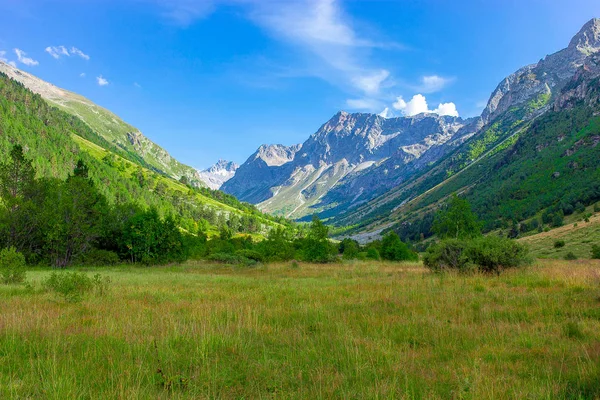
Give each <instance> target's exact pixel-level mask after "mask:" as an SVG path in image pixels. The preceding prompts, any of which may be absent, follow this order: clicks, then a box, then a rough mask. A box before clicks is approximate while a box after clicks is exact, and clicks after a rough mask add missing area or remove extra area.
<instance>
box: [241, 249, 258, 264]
mask: <svg viewBox="0 0 600 400" xmlns="http://www.w3.org/2000/svg"><path fill="white" fill-rule="evenodd" d="M235 255H237V256H240V257H243V258H246V259H248V260H254V261H256V262H263V261H265V260H264V257H263V255H262V254H260V253H259V252H258V251H255V250H248V249H243V250H238V251H236V252H235Z"/></svg>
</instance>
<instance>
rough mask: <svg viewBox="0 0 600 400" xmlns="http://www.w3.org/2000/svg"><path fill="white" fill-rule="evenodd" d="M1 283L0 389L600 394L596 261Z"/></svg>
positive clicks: (95, 395) (137, 394)
mask: <svg viewBox="0 0 600 400" xmlns="http://www.w3.org/2000/svg"><path fill="white" fill-rule="evenodd" d="M79 271H83V272H85V273H88V274H90V275H93V274H95V273H101V274H103V275H105V276H109V277H110V278H111V280H112V283H111V284H110V285H109V291H108V292H107V293H105V294H104V295H97V294H89V295H87V296H86V297H85V298H83V300H82V301H80V302H75V303H72V302H67V301H65V300H63V299H61V298H60V297H57V296H56V295H55V294H54V293H51V292H48V291H45V290H43V289H42V286H41V281H42V280H43V279H45V278H46V277H47V276H48V275H49V274H50V271H49V270H41V269H40V270H34V271H30V272H28V281H29V285H28V286H26V287H25V286H7V285H0V304H2V306H1V307H0V398H2V399H12V398H44V399H71V398H77V399H104V398H106V399H148V398H157V399H169V398H173V399H180V398H181V399H183V398H195V399H234V398H235V399H242V398H244V399H264V398H279V399H290V398H298V399H305V398H309V399H329V398H340V399H364V398H374V399H377V398H380V399H403V398H406V399H421V398H428V399H437V398H439V399H448V398H456V399H463V398H467V399H512V398H514V399H562V398H566V399H598V398H600V261H598V260H592V261H590V260H587V261H583V260H580V261H562V260H561V261H559V260H542V261H539V262H537V263H535V264H534V265H533V266H531V267H527V268H524V269H519V270H513V271H506V272H504V273H503V274H501V275H500V276H495V275H494V276H490V275H478V274H476V275H469V276H464V275H456V274H451V273H447V274H434V273H431V272H429V271H427V270H426V269H424V268H423V267H422V266H421V264H419V263H377V262H374V263H365V262H362V263H361V262H353V263H343V264H342V263H338V264H328V265H312V264H304V263H301V264H300V265H299V266H297V267H295V266H292V265H291V264H290V263H286V264H273V265H268V266H259V267H254V268H241V267H228V266H224V265H214V264H207V263H186V264H183V265H178V266H169V267H147V268H143V267H131V266H122V267H114V268H87V269H79Z"/></svg>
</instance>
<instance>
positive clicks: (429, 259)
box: [423, 239, 469, 271]
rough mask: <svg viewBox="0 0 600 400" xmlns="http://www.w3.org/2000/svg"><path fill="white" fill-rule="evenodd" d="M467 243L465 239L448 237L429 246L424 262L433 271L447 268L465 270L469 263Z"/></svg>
mask: <svg viewBox="0 0 600 400" xmlns="http://www.w3.org/2000/svg"><path fill="white" fill-rule="evenodd" d="M467 243H468V242H467V241H465V240H459V239H446V240H443V241H441V242H439V243H437V244H435V245H433V246H429V248H428V249H427V253H425V256H424V257H423V264H425V266H426V267H427V268H429V269H431V270H433V271H443V270H447V269H453V270H458V271H464V270H466V269H467V266H468V264H469V259H468V258H467V256H466V251H467Z"/></svg>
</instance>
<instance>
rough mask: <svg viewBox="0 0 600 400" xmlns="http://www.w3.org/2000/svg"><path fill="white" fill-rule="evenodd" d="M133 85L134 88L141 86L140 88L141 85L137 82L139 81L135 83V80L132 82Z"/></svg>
mask: <svg viewBox="0 0 600 400" xmlns="http://www.w3.org/2000/svg"><path fill="white" fill-rule="evenodd" d="M133 86H135V87H136V88H138V89H141V88H142V85H140V84H139V83H137V82H133Z"/></svg>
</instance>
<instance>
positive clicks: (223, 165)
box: [200, 160, 240, 190]
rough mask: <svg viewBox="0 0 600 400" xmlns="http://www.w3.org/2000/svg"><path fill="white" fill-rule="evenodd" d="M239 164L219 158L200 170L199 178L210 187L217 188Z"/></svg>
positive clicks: (230, 176)
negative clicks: (214, 162)
mask: <svg viewBox="0 0 600 400" xmlns="http://www.w3.org/2000/svg"><path fill="white" fill-rule="evenodd" d="M239 167H240V166H239V165H237V164H236V163H234V162H233V161H226V160H219V161H217V163H216V164H214V165H212V166H210V167H209V168H207V169H205V170H202V171H200V179H201V180H202V181H203V182H204V183H205V184H206V186H208V187H209V188H211V189H214V190H217V189H220V188H221V186H223V184H224V183H225V182H227V181H228V180H229V179H231V178H232V177H233V175H235V171H236V170H237V169H238V168H239Z"/></svg>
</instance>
